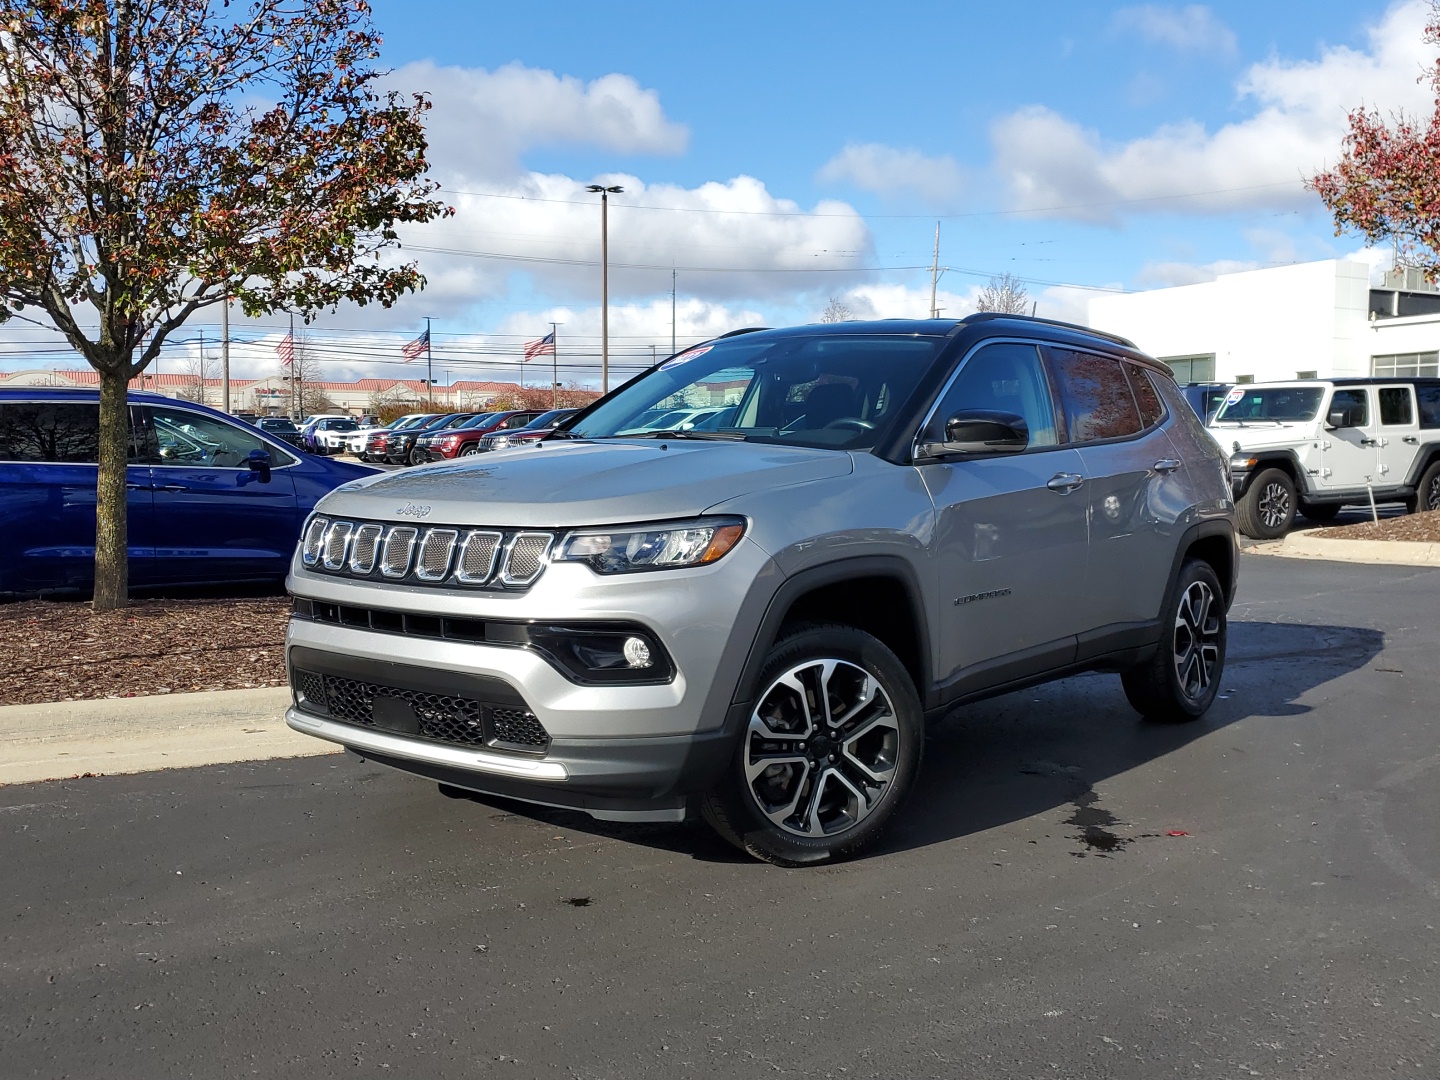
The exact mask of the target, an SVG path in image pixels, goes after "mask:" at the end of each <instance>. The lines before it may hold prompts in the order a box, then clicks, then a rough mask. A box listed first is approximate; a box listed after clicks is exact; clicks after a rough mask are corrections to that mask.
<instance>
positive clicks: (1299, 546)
mask: <svg viewBox="0 0 1440 1080" xmlns="http://www.w3.org/2000/svg"><path fill="white" fill-rule="evenodd" d="M1242 552H1243V554H1246V555H1278V556H1280V557H1282V558H1286V559H1324V560H1329V561H1331V562H1351V563H1370V564H1373V565H1384V566H1440V544H1424V543H1416V542H1413V541H1409V540H1322V539H1320V538H1319V537H1316V536H1311V535H1310V532H1309V531H1308V530H1307V531H1301V532H1292V533H1290V534H1289V535H1288V536H1285V537H1282V538H1281V539H1279V540H1272V541H1270V542H1268V543H1260V544H1249V545H1246V546H1245V547H1244V548H1243V549H1242Z"/></svg>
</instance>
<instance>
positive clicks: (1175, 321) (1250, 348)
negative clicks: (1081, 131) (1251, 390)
mask: <svg viewBox="0 0 1440 1080" xmlns="http://www.w3.org/2000/svg"><path fill="white" fill-rule="evenodd" d="M1370 273H1371V271H1370V267H1369V266H1368V265H1366V264H1365V263H1361V262H1352V261H1349V260H1344V259H1331V260H1327V261H1325V262H1313V263H1300V264H1297V265H1294V266H1279V267H1273V268H1271V269H1267V270H1247V271H1243V272H1240V273H1234V274H1221V275H1220V276H1219V277H1217V278H1216V279H1215V280H1214V281H1207V282H1203V283H1201V284H1197V285H1181V286H1178V287H1175V288H1170V289H1153V290H1150V291H1148V292H1139V293H1125V294H1123V295H1115V296H1102V297H1098V298H1096V299H1094V300H1091V301H1090V325H1091V326H1093V327H1095V328H1096V329H1098V330H1107V331H1110V332H1112V333H1116V334H1121V335H1124V336H1125V337H1128V338H1130V339H1131V340H1132V341H1134V342H1135V344H1136V345H1138V346H1139V347H1140V348H1141V349H1142V350H1144V351H1145V352H1147V353H1149V354H1150V355H1152V356H1156V357H1159V358H1160V359H1161V360H1164V361H1165V362H1166V363H1167V364H1169V365H1170V366H1171V368H1172V369H1173V370H1174V371H1175V375H1176V378H1178V379H1179V380H1180V381H1181V382H1210V381H1217V382H1228V383H1237V382H1238V383H1248V382H1266V381H1271V380H1276V379H1314V378H1322V379H1323V378H1328V377H1331V376H1340V375H1440V291H1437V289H1436V287H1435V286H1434V285H1433V284H1431V283H1429V282H1426V281H1425V280H1424V279H1423V277H1422V276H1421V275H1419V274H1418V273H1416V272H1415V271H1394V272H1391V273H1387V274H1386V275H1385V278H1384V281H1383V282H1382V284H1381V285H1379V286H1374V285H1371V283H1370Z"/></svg>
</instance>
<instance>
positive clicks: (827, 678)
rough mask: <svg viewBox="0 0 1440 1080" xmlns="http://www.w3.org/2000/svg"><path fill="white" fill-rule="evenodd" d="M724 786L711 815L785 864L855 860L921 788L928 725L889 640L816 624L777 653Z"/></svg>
mask: <svg viewBox="0 0 1440 1080" xmlns="http://www.w3.org/2000/svg"><path fill="white" fill-rule="evenodd" d="M759 686H760V692H759V694H757V695H756V697H755V708H754V709H753V711H752V712H751V714H750V718H749V721H748V723H747V724H746V727H745V730H744V731H743V732H741V736H740V742H739V745H738V746H737V748H736V752H735V756H734V759H733V760H732V762H731V765H730V768H729V771H728V772H727V774H726V776H725V777H724V779H723V780H722V781H721V782H720V784H719V785H718V786H717V787H716V789H715V790H714V791H712V792H710V793H709V794H708V795H706V796H705V797H704V799H703V800H702V802H701V811H702V813H703V814H704V816H705V819H706V820H707V821H708V822H709V823H710V824H711V825H712V826H713V827H714V828H715V830H716V831H717V832H719V833H720V835H721V836H723V837H725V838H726V839H727V840H729V841H730V842H731V843H733V844H735V845H737V846H738V847H741V848H744V849H745V850H746V851H748V852H750V854H752V855H754V856H756V857H757V858H761V859H764V860H766V861H767V862H772V863H775V864H776V865H778V866H802V865H805V864H807V863H816V862H824V861H826V860H829V859H832V858H836V857H839V856H845V855H850V854H853V853H854V852H856V851H858V850H859V849H860V848H862V847H864V846H865V845H866V844H868V843H870V842H872V841H873V840H874V839H875V838H876V837H877V836H878V835H879V834H880V832H881V830H882V829H883V828H884V827H885V824H886V822H887V821H888V820H889V818H890V816H891V815H892V814H893V813H894V811H895V808H896V807H897V806H899V805H900V802H901V801H902V800H903V799H904V797H905V794H906V793H907V792H908V791H909V789H910V787H911V785H912V784H913V783H914V781H915V776H916V773H917V772H918V771H919V768H920V758H921V754H922V751H923V749H924V737H925V733H924V723H923V720H922V716H921V711H920V699H919V697H918V695H917V694H916V692H915V685H914V683H913V682H912V681H911V679H910V675H909V673H908V672H907V671H906V670H905V667H904V665H902V664H901V663H900V661H899V659H898V658H897V657H896V656H895V654H894V653H893V652H891V651H890V650H889V649H888V648H887V647H886V646H885V645H884V644H883V643H882V642H880V641H879V640H878V639H876V638H874V637H872V636H871V635H869V634H866V633H864V632H863V631H860V630H856V629H854V628H853V627H848V626H838V625H829V624H826V625H813V624H804V625H799V626H796V627H795V628H794V630H793V631H792V632H790V633H789V634H787V635H786V636H785V637H783V638H782V639H781V641H780V642H779V643H778V644H777V646H776V647H775V649H774V651H773V654H772V656H771V659H770V661H769V663H767V664H766V665H765V667H764V669H763V670H762V672H761V675H760V680H759Z"/></svg>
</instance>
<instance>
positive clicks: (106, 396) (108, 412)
mask: <svg viewBox="0 0 1440 1080" xmlns="http://www.w3.org/2000/svg"><path fill="white" fill-rule="evenodd" d="M116 367H118V368H120V369H121V370H120V371H114V370H110V371H102V372H101V373H100V474H99V480H98V481H97V483H96V485H95V599H94V603H93V605H92V606H93V607H94V609H95V610H96V611H114V610H115V609H116V608H121V607H124V606H125V604H126V603H127V602H128V600H129V598H130V560H129V548H128V543H127V537H128V531H127V529H126V521H125V517H126V509H127V504H128V492H127V489H126V487H125V468H126V465H127V461H126V458H127V455H128V451H129V447H130V410H129V406H128V404H127V398H126V389H127V387H126V384H127V382H128V380H127V379H126V378H125V375H124V374H123V372H124V370H125V368H127V367H128V365H126V364H118V365H116Z"/></svg>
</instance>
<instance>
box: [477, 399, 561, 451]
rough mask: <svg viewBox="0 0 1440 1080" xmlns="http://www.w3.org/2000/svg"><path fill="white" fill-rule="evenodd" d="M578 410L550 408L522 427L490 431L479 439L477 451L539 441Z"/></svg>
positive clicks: (503, 448)
mask: <svg viewBox="0 0 1440 1080" xmlns="http://www.w3.org/2000/svg"><path fill="white" fill-rule="evenodd" d="M579 411H580V410H579V409H551V410H550V411H549V412H547V413H541V414H540V415H539V416H537V417H536V418H535V419H534V420H531V421H530V422H529V423H528V424H526V425H525V426H524V427H522V428H510V429H508V430H502V431H492V432H491V434H489V435H486V436H485V437H484V438H483V439H481V440H480V447H479V452H480V453H482V454H484V453H488V452H489V451H491V450H506V449H508V448H509V447H512V446H523V445H525V444H526V443H533V442H539V441H540V440H541V439H543V438H544V437H545V436H546V435H549V434H550V433H551V432H552V431H554V430H555V428H556V426H557V425H559V424H560V422H561V421H562V420H568V419H569V418H570V417H572V416H574V415H575V414H576V413H578V412H579Z"/></svg>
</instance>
